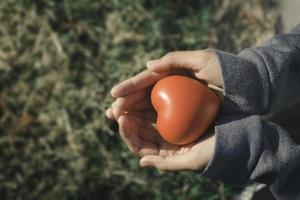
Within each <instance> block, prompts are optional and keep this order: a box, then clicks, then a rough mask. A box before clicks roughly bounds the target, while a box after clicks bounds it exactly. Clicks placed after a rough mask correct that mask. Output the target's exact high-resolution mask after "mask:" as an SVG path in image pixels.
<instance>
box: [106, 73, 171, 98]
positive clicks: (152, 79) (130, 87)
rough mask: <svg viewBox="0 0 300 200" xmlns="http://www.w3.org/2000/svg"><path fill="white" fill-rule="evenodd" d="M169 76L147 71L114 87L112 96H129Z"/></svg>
mask: <svg viewBox="0 0 300 200" xmlns="http://www.w3.org/2000/svg"><path fill="white" fill-rule="evenodd" d="M167 75H168V73H155V72H152V71H150V70H145V71H143V72H141V73H139V74H138V75H136V76H134V77H132V78H130V79H127V80H125V81H123V82H121V83H120V84H118V85H116V86H115V87H113V88H112V90H111V95H112V96H113V97H115V98H117V97H121V96H126V95H129V94H131V93H134V92H137V91H139V90H142V89H145V88H147V87H149V86H151V85H153V84H154V83H156V82H157V81H158V80H160V79H162V78H163V77H165V76H167Z"/></svg>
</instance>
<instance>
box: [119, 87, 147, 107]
mask: <svg viewBox="0 0 300 200" xmlns="http://www.w3.org/2000/svg"><path fill="white" fill-rule="evenodd" d="M146 97H149V98H150V90H149V89H145V90H140V91H138V92H134V93H132V94H129V95H128V96H124V97H119V98H117V100H116V105H117V106H119V107H121V108H123V109H125V108H128V107H129V106H131V105H133V104H135V103H137V102H139V101H141V100H144V99H145V98H146Z"/></svg>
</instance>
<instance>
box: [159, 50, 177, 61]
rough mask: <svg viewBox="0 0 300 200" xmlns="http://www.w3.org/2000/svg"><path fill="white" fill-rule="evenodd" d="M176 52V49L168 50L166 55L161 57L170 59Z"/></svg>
mask: <svg viewBox="0 0 300 200" xmlns="http://www.w3.org/2000/svg"><path fill="white" fill-rule="evenodd" d="M177 53H178V52H177V51H172V52H169V53H167V54H166V55H164V57H163V59H165V60H171V59H172V58H174V57H175V56H176V54H177Z"/></svg>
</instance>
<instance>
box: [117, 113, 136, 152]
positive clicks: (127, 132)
mask: <svg viewBox="0 0 300 200" xmlns="http://www.w3.org/2000/svg"><path fill="white" fill-rule="evenodd" d="M118 124H119V132H120V136H121V138H122V139H123V141H124V143H125V144H126V145H127V147H128V149H129V150H130V151H131V152H132V153H136V152H137V151H138V149H139V143H140V139H139V137H138V136H137V135H136V134H134V131H137V130H134V128H133V127H130V125H129V121H128V119H127V117H126V116H121V117H119V119H118Z"/></svg>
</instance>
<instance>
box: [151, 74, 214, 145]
mask: <svg viewBox="0 0 300 200" xmlns="http://www.w3.org/2000/svg"><path fill="white" fill-rule="evenodd" d="M151 102H152V104H153V106H154V109H155V110H156V111H157V114H158V117H157V121H156V127H157V129H158V131H159V133H160V135H161V136H162V137H163V138H164V139H165V140H166V141H167V142H169V143H171V144H188V143H191V142H193V141H195V140H196V139H197V138H199V137H201V136H202V135H203V134H204V132H205V131H206V129H207V128H208V127H209V126H210V125H211V123H212V122H213V121H214V119H215V117H216V115H217V112H218V108H219V99H218V97H217V96H216V95H215V94H214V93H213V92H212V91H211V90H210V89H209V88H208V87H206V86H205V85H204V84H202V83H200V82H199V81H196V80H194V79H191V78H188V77H185V76H168V77H166V78H164V79H162V80H160V81H158V82H157V83H156V85H155V86H154V88H153V89H152V92H151Z"/></svg>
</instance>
